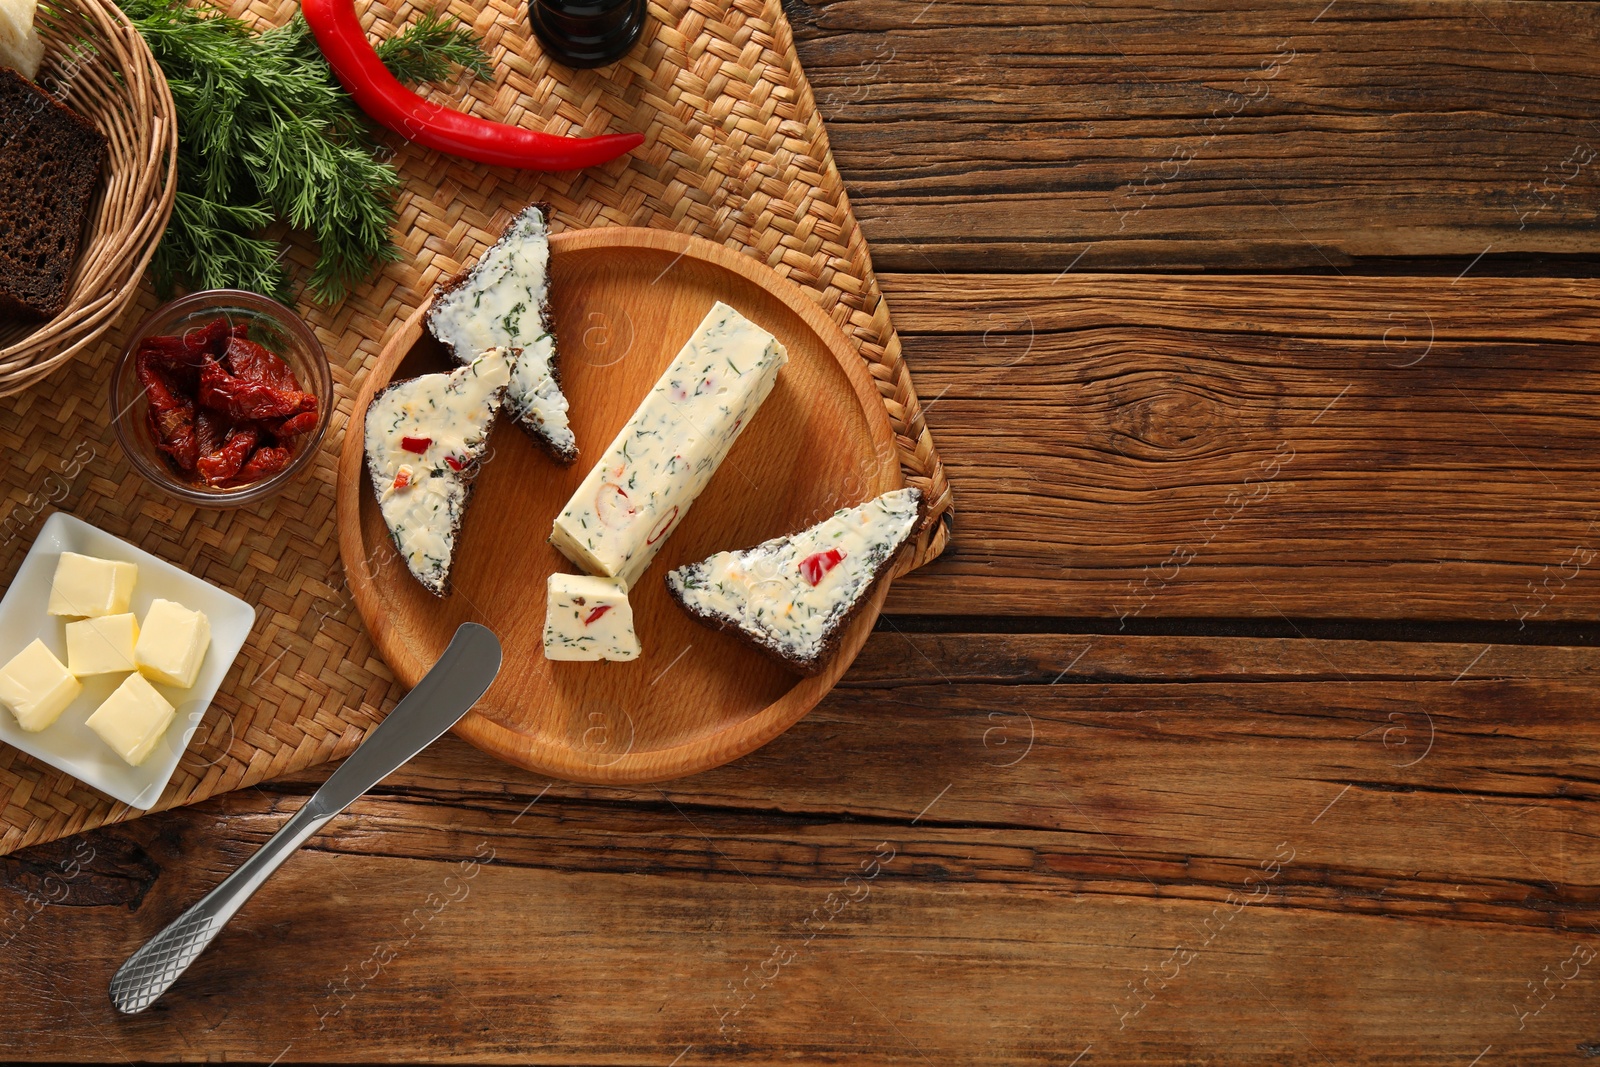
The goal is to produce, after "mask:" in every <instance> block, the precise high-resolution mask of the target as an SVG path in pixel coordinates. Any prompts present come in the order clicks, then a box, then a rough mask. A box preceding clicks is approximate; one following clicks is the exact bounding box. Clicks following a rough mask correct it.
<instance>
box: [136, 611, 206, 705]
mask: <svg viewBox="0 0 1600 1067" xmlns="http://www.w3.org/2000/svg"><path fill="white" fill-rule="evenodd" d="M210 644H211V623H210V621H208V620H207V619H206V616H205V612H202V611H190V610H189V609H188V608H186V607H184V606H183V605H182V604H174V603H173V602H172V601H170V600H156V601H153V602H151V604H150V610H149V611H148V612H146V613H145V617H144V626H143V627H141V628H140V630H139V641H138V643H137V644H135V645H134V646H133V662H134V663H135V664H136V665H137V666H138V668H139V673H140V674H143V675H144V676H145V677H146V678H149V679H150V680H151V681H155V682H165V683H166V684H167V685H173V686H177V687H178V688H179V689H188V688H189V687H190V686H191V685H194V680H195V676H196V675H198V674H199V673H200V663H201V661H203V660H204V659H205V658H206V648H207V647H208V646H210Z"/></svg>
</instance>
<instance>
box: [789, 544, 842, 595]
mask: <svg viewBox="0 0 1600 1067" xmlns="http://www.w3.org/2000/svg"><path fill="white" fill-rule="evenodd" d="M844 556H845V553H844V549H842V548H830V549H828V550H827V551H826V552H813V553H812V554H811V555H809V556H807V557H806V558H805V559H803V560H801V561H800V577H802V578H804V579H805V580H806V584H807V585H811V586H816V585H820V584H822V579H823V578H824V577H826V576H827V573H828V572H829V571H831V570H833V568H835V567H837V566H838V565H839V564H840V563H842V562H844Z"/></svg>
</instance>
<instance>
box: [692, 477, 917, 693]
mask: <svg viewBox="0 0 1600 1067" xmlns="http://www.w3.org/2000/svg"><path fill="white" fill-rule="evenodd" d="M921 517H922V493H921V492H920V491H918V490H916V489H896V490H894V491H893V492H889V493H885V494H883V495H882V496H880V497H878V498H876V499H874V500H869V501H867V502H866V503H865V504H860V505H858V506H856V507H853V508H845V509H843V510H841V511H837V512H834V514H833V515H832V516H830V517H829V518H827V519H824V520H823V521H822V522H819V523H817V525H815V526H813V527H811V528H810V529H807V530H802V531H800V532H799V533H797V534H790V535H789V536H787V537H775V538H773V539H772V540H771V541H765V542H762V543H761V544H759V545H757V546H755V547H754V548H747V549H742V550H740V551H737V552H718V553H717V554H716V555H714V556H712V557H710V558H709V559H705V560H702V561H701V562H699V563H692V564H689V565H688V566H685V567H679V568H678V569H677V570H675V571H672V572H670V573H669V574H668V575H667V589H668V590H669V591H670V592H671V593H672V597H673V599H674V600H676V601H677V602H678V603H679V604H680V605H682V607H683V609H684V610H685V611H687V612H688V613H689V614H690V615H692V616H694V617H695V619H696V620H698V621H699V622H703V623H705V624H706V625H708V626H712V627H715V628H717V629H722V630H731V631H733V632H734V633H736V634H738V635H739V636H740V637H743V638H745V639H746V640H748V641H750V642H751V643H753V644H754V645H755V646H756V647H757V648H760V649H761V650H762V651H764V652H767V653H769V654H771V655H773V656H776V657H777V658H778V659H780V660H782V661H783V662H784V663H785V664H787V665H788V666H789V667H791V668H793V669H794V670H796V671H799V672H800V673H801V674H815V673H817V671H819V670H821V669H822V667H823V664H825V663H826V662H827V660H828V659H829V657H831V656H832V655H833V652H834V650H835V648H837V647H838V644H839V637H840V635H841V634H842V633H843V632H844V630H845V628H846V627H847V626H849V624H850V620H851V619H853V618H854V617H855V613H856V611H857V610H858V609H859V608H860V607H861V605H862V604H863V603H865V602H866V599H867V596H868V594H869V593H871V592H872V589H873V587H874V586H876V585H877V584H878V582H879V581H880V580H881V579H882V578H883V576H884V575H885V574H886V573H888V570H889V566H890V564H891V563H893V562H894V558H895V556H896V555H897V554H898V553H899V551H900V548H901V546H903V545H904V544H905V543H906V541H907V540H908V539H909V538H910V537H911V535H912V533H913V532H914V531H915V530H916V528H917V524H918V522H919V521H920V519H921Z"/></svg>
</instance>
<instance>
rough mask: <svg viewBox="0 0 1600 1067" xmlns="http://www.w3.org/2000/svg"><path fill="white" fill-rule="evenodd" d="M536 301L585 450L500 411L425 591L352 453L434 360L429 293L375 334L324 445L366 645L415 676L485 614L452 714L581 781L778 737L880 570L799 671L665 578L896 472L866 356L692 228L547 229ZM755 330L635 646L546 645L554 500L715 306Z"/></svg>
mask: <svg viewBox="0 0 1600 1067" xmlns="http://www.w3.org/2000/svg"><path fill="white" fill-rule="evenodd" d="M550 247H551V298H552V299H551V303H552V311H553V314H554V318H555V333H556V344H557V351H558V352H559V358H560V364H561V376H562V384H563V389H564V391H565V392H566V395H567V398H568V399H569V400H570V401H571V404H572V408H571V418H572V426H573V430H574V432H575V433H576V434H577V437H578V447H579V449H580V451H581V455H580V456H579V458H578V462H577V463H575V464H573V465H572V466H571V467H565V468H564V467H561V466H558V465H557V464H556V463H555V462H554V461H552V460H551V459H550V458H549V457H547V456H546V455H545V454H544V453H543V452H541V451H539V450H538V449H537V448H536V447H535V446H534V445H533V444H532V442H531V441H529V439H528V438H527V436H526V435H525V434H523V432H522V431H521V430H520V429H518V428H517V427H516V426H515V425H513V424H511V423H510V422H509V421H507V420H502V421H501V422H500V423H499V424H498V425H497V426H496V427H495V429H494V432H493V436H492V438H491V449H490V453H489V457H488V458H487V460H486V461H485V463H484V465H483V470H482V473H481V474H480V475H479V477H478V482H477V487H476V490H475V492H474V495H473V499H472V503H471V505H470V507H469V509H468V512H467V517H466V520H465V522H464V524H463V527H462V533H461V540H460V542H459V544H458V547H457V550H456V564H455V571H454V574H453V580H452V584H453V590H454V591H453V592H452V593H451V595H450V596H449V597H448V598H445V599H443V600H441V599H438V598H436V597H434V596H432V595H430V594H429V593H427V592H426V591H425V590H423V588H422V586H420V585H419V584H417V582H416V581H415V580H414V579H413V578H412V577H411V575H410V574H409V573H408V572H407V570H406V568H405V564H404V563H403V562H402V561H401V560H400V559H399V558H398V557H397V556H396V554H395V552H394V550H393V547H392V545H391V543H390V540H389V535H388V531H387V530H386V529H385V528H384V525H383V520H382V518H381V517H380V516H379V513H378V507H377V503H376V501H375V500H374V499H373V496H372V490H371V487H370V485H369V480H368V477H367V473H366V471H365V470H364V468H363V462H364V457H363V450H362V434H361V425H362V420H363V417H364V415H365V412H366V410H367V404H368V403H369V402H370V401H371V400H372V397H373V395H374V394H376V393H377V391H378V390H380V389H382V388H383V387H384V386H386V385H388V384H389V382H390V381H391V380H394V379H396V378H409V377H413V376H415V375H418V374H426V373H430V372H433V371H441V370H447V369H449V366H450V365H449V363H448V361H447V360H446V358H445V355H444V352H443V350H442V349H441V348H440V346H439V345H438V344H437V342H435V341H434V340H433V338H432V336H431V335H430V334H428V332H427V331H426V329H425V328H424V326H423V322H422V316H423V314H424V313H425V312H426V308H423V310H422V311H419V312H418V313H417V314H416V315H414V316H412V318H411V319H410V321H408V322H407V323H406V324H405V325H404V326H402V327H401V328H400V330H399V332H398V333H396V334H395V335H394V336H393V337H392V338H390V340H389V342H388V343H387V344H386V345H385V346H384V349H383V352H382V353H381V354H380V355H379V357H378V362H377V365H376V366H374V367H373V368H372V371H371V372H370V373H369V374H368V375H367V380H366V385H365V386H364V388H363V389H362V391H361V395H360V396H359V397H358V398H357V400H356V404H355V407H354V409H353V412H352V415H351V419H350V423H349V428H348V429H347V431H346V433H345V441H344V451H343V453H342V454H341V456H340V460H339V550H340V554H341V556H342V557H343V560H344V566H345V572H346V574H347V576H348V579H349V583H350V588H351V591H352V594H353V596H354V599H355V603H356V606H357V608H358V610H359V611H360V612H361V616H362V618H363V619H364V620H365V621H366V624H367V627H368V629H369V630H371V632H372V635H373V639H374V641H375V642H376V643H377V647H378V651H379V652H380V653H381V654H382V655H383V658H384V659H385V660H386V661H387V662H388V664H389V666H390V667H391V668H392V669H393V670H394V672H395V674H396V675H397V676H398V677H399V678H400V680H401V681H402V682H404V683H405V684H406V685H415V684H416V683H417V680H418V679H420V678H421V677H422V675H423V674H424V673H425V672H426V671H427V669H428V668H429V667H430V666H431V665H432V664H433V662H434V661H435V660H436V659H437V658H438V657H439V654H440V653H441V652H442V651H443V650H444V647H445V645H446V644H447V643H448V642H449V639H450V635H451V634H452V633H454V632H455V629H456V627H457V626H458V625H459V624H460V623H462V622H466V621H469V620H470V621H474V622H480V623H483V624H484V625H485V626H488V627H489V628H490V629H492V630H494V632H495V633H496V634H497V635H498V636H499V638H500V640H501V642H502V644H503V645H504V648H505V663H504V666H503V667H502V668H501V671H500V676H499V678H498V679H497V680H496V681H495V684H494V686H493V687H492V688H491V689H490V690H489V692H488V693H487V694H486V695H485V696H484V698H483V700H481V701H479V703H478V705H477V707H476V708H474V709H473V711H472V712H471V713H469V714H468V715H467V717H466V718H465V719H463V720H462V721H461V722H460V724H458V725H457V726H456V732H457V733H459V734H461V735H462V736H463V737H465V738H466V739H467V740H468V741H470V742H472V743H473V744H474V745H477V746H478V747H479V748H482V749H484V750H485V751H488V752H491V753H493V754H494V755H496V756H499V757H501V758H502V759H505V760H508V761H510V762H512V763H515V764H518V765H519V766H522V767H526V768H528V769H530V770H534V771H539V772H541V773H544V774H549V775H553V776H556V777H559V778H566V779H570V780H573V781H579V782H593V783H618V782H651V781H660V780H663V779H667V778H676V777H679V776H682V775H685V774H693V773H695V772H697V771H702V770H706V769H708V768H711V767H715V766H718V765H719V764H722V763H726V762H728V761H729V760H731V759H735V758H737V757H739V756H742V755H744V754H745V753H747V752H750V751H752V750H754V749H756V748H759V747H760V746H761V745H763V744H765V743H767V742H768V741H770V740H772V738H774V737H776V736H777V735H778V734H780V733H782V732H783V731H784V730H785V729H787V728H788V727H789V726H790V725H791V724H793V723H794V722H795V721H796V720H798V719H799V718H800V717H801V716H802V715H804V714H805V713H806V712H808V711H810V710H811V708H812V707H814V706H815V705H816V703H817V701H819V700H821V699H822V697H823V695H824V694H825V693H827V691H828V690H829V689H830V688H832V687H833V684H834V682H836V681H837V680H838V679H839V676H840V675H842V674H843V673H844V672H845V669H846V668H847V667H849V665H850V661H851V660H853V659H854V658H855V655H856V653H857V652H858V651H859V650H860V648H861V645H862V643H863V642H865V641H866V638H867V634H868V633H869V632H870V631H871V629H872V625H873V622H874V621H875V620H876V619H877V617H878V612H879V610H880V609H881V608H882V606H883V599H884V596H885V595H886V594H887V592H888V582H887V581H885V582H883V583H882V584H881V585H880V586H879V588H878V589H877V591H876V592H875V594H874V595H873V597H872V599H871V601H870V603H868V604H867V605H865V606H864V607H863V609H862V610H861V612H860V613H859V614H858V615H857V617H856V619H855V621H854V622H853V623H852V625H851V626H850V628H849V630H848V632H847V633H846V635H845V637H844V639H843V640H842V641H841V643H840V649H839V653H838V655H837V656H836V657H835V658H834V659H833V661H832V662H831V663H830V664H829V665H828V667H827V669H826V670H824V672H823V673H822V674H820V675H817V676H815V677H812V678H799V677H797V676H796V675H794V674H792V673H790V672H789V671H787V670H785V669H784V668H783V667H782V666H780V665H779V664H777V663H775V662H773V661H771V660H769V659H767V658H766V657H765V656H763V655H761V654H760V653H759V652H756V651H755V650H754V649H752V648H750V647H749V646H747V645H745V644H743V643H742V642H740V641H738V640H736V639H734V638H733V637H731V636H729V635H727V634H722V633H718V632H715V631H712V630H709V629H707V628H705V627H703V626H701V625H699V624H698V623H696V622H694V621H693V620H692V619H690V618H689V616H688V615H687V614H685V613H684V612H683V611H682V610H681V609H680V608H679V607H678V606H677V605H676V604H675V603H673V602H672V600H671V598H670V597H669V596H668V595H667V589H666V583H665V581H664V580H663V577H662V576H663V575H665V574H666V572H667V571H668V570H670V569H671V568H673V567H677V566H679V565H681V564H683V563H688V562H692V561H694V560H698V559H702V558H704V557H706V556H708V555H710V554H711V553H713V552H717V551H720V550H722V549H729V548H744V547H748V546H750V545H754V544H757V543H758V542H760V541H764V540H766V539H767V538H770V537H776V536H778V535H780V534H785V533H790V532H792V531H795V530H799V529H802V528H804V527H806V526H808V525H810V524H812V523H814V522H817V521H819V520H820V519H822V518H825V517H826V516H828V515H829V514H832V512H833V511H834V510H836V509H838V508H841V507H848V506H850V505H853V504H858V503H860V502H861V501H863V500H867V499H870V498H872V497H874V496H877V495H878V494H880V493H884V492H887V491H888V490H890V489H895V488H899V487H900V486H901V485H902V484H903V481H902V477H901V473H900V466H899V463H898V460H897V458H896V452H895V446H894V432H893V430H892V428H891V426H890V424H889V418H888V415H887V413H886V412H885V410H884V407H883V403H882V401H881V400H880V399H879V395H878V390H877V387H876V385H875V384H874V383H873V379H872V377H871V375H869V374H868V373H867V371H866V368H865V366H864V365H863V363H862V360H861V357H860V356H859V355H858V354H857V353H856V351H855V350H854V348H852V347H851V345H850V343H849V342H848V341H847V340H846V339H845V337H844V335H843V334H842V333H841V332H840V331H839V329H838V327H837V326H835V325H834V323H833V321H832V320H831V319H830V318H828V316H827V315H826V314H825V313H824V312H823V311H822V309H821V308H819V307H818V306H817V304H816V302H815V301H814V300H812V299H811V298H810V297H809V296H807V295H806V294H805V293H804V292H803V291H801V290H800V289H799V288H798V287H796V286H795V285H794V284H792V283H791V282H788V281H786V280H784V279H783V278H781V277H780V276H779V275H778V274H776V273H775V272H773V271H772V270H771V269H770V268H768V267H766V266H765V265H763V264H761V263H759V262H757V261H756V260H754V259H751V258H749V257H747V256H744V255H742V254H740V253H737V252H733V251H731V250H729V249H726V248H723V247H721V246H720V245H716V244H713V243H711V242H710V241H706V240H704V239H702V238H698V237H689V236H686V235H683V234H676V233H669V232H664V231H659V230H647V229H634V228H624V227H614V228H604V229H594V230H581V231H575V232H570V233H563V234H558V235H556V236H555V237H553V238H552V239H551V241H550ZM717 300H722V301H724V302H726V303H728V304H730V305H732V306H733V307H735V308H737V309H738V310H739V311H740V312H742V313H743V314H745V315H746V316H748V317H749V318H750V319H752V320H753V321H754V322H756V323H757V324H758V325H760V326H762V327H764V328H765V329H767V330H769V331H771V332H772V333H773V334H774V335H775V336H776V337H777V338H778V340H779V341H781V342H782V343H783V345H784V347H785V348H787V349H788V351H789V363H788V365H787V366H786V367H785V368H784V369H783V371H782V372H781V373H780V374H779V376H778V383H777V385H776V387H775V388H774V389H773V391H772V395H771V396H769V397H768V398H767V401H766V403H765V404H764V405H763V406H762V408H761V410H760V412H759V413H758V414H757V416H756V417H755V418H754V419H753V420H752V421H751V423H750V425H749V426H748V427H747V428H746V429H745V431H744V433H743V435H742V436H741V437H740V438H739V442H738V444H737V445H735V446H734V449H733V451H732V452H731V453H729V455H728V458H727V460H726V461H724V463H723V464H722V466H721V468H720V469H719V470H718V471H717V474H716V476H715V477H714V478H713V479H712V480H711V484H710V486H709V487H707V489H706V491H705V492H704V493H702V494H701V496H700V499H699V500H698V501H697V502H696V503H695V505H694V507H693V508H692V509H690V511H689V513H688V515H687V516H686V517H685V518H684V520H683V521H682V523H681V524H680V525H679V527H678V528H677V530H675V531H674V532H673V534H672V536H671V537H670V538H669V540H668V541H667V544H666V546H665V547H664V548H663V549H662V550H661V552H660V554H659V555H657V557H656V559H655V562H654V563H652V564H651V567H650V569H649V571H647V572H646V573H645V575H644V576H643V577H642V578H641V579H640V580H639V582H638V584H637V585H636V586H635V587H634V589H633V591H632V593H631V595H630V600H631V602H632V604H633V611H634V620H635V626H636V628H637V631H638V634H639V639H640V642H641V643H642V645H643V646H644V652H643V654H642V655H641V656H640V657H639V658H638V659H637V660H634V661H633V662H631V663H552V662H550V661H549V660H546V659H545V658H544V652H543V646H542V638H543V633H544V611H545V580H546V578H547V577H548V576H549V575H550V573H551V572H553V571H557V570H562V571H569V572H576V570H577V568H576V567H574V566H573V565H572V564H571V563H570V562H568V560H567V559H566V558H565V557H563V556H562V555H561V554H560V553H558V552H557V551H556V550H555V549H554V548H552V547H551V546H550V545H549V544H548V543H547V541H546V538H547V537H548V536H549V534H550V525H551V523H552V522H553V521H554V519H555V516H556V513H557V512H558V511H559V510H560V509H561V507H562V505H564V504H565V503H566V502H567V499H568V498H569V497H570V496H571V495H572V493H573V491H574V490H575V489H576V488H577V486H578V483H579V482H581V481H582V480H583V477H584V475H585V474H586V473H587V472H588V470H589V468H590V467H591V466H592V465H593V464H594V463H595V461H596V460H597V459H598V458H599V457H600V455H601V453H602V452H603V451H604V450H605V448H606V446H607V445H609V444H610V443H611V439H612V438H613V437H614V436H616V433H617V431H618V430H620V429H621V428H622V425H623V424H624V423H625V422H627V420H628V419H629V417H631V416H632V414H633V411H634V409H635V408H636V407H637V406H638V404H639V401H640V400H641V399H643V397H644V395H645V393H646V392H648V391H649V389H650V387H651V386H652V385H653V384H655V381H656V379H657V378H658V377H660V375H661V372H662V371H663V370H665V369H666V367H667V364H668V363H670V362H671V361H672V359H673V358H674V357H675V356H676V355H677V354H678V350H679V349H680V348H681V347H682V346H683V344H684V342H685V341H687V340H688V339H689V337H690V335H691V334H693V332H694V329H695V327H696V326H698V325H699V323H700V320H701V318H702V317H703V316H704V315H705V313H706V312H707V311H708V310H710V308H711V305H712V304H713V303H714V302H715V301H717Z"/></svg>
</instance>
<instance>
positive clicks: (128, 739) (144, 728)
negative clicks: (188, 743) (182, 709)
mask: <svg viewBox="0 0 1600 1067" xmlns="http://www.w3.org/2000/svg"><path fill="white" fill-rule="evenodd" d="M176 714H177V709H175V708H174V707H173V706H172V705H171V704H170V703H168V701H167V698H166V697H164V696H162V695H161V694H160V693H158V692H156V687H155V686H153V685H151V684H150V683H149V682H147V681H145V678H144V675H142V674H130V675H128V677H126V678H124V679H123V680H122V684H121V685H119V686H117V688H116V689H115V690H114V691H113V692H112V694H111V695H110V696H108V697H106V699H105V703H103V704H101V705H100V706H99V707H98V708H96V709H95V713H94V714H93V715H91V716H89V721H88V723H87V725H88V727H89V729H91V730H93V731H94V732H95V733H97V734H99V735H100V740H102V741H104V742H105V743H106V744H108V745H110V746H111V747H112V748H113V749H115V750H116V753H117V755H119V756H121V757H122V758H123V759H124V760H125V761H127V762H128V763H129V764H131V765H132V766H135V767H137V766H139V764H141V763H143V762H144V761H145V759H146V758H147V757H148V756H149V755H150V753H151V752H153V751H155V747H156V744H157V743H158V742H159V741H160V740H161V737H162V735H163V734H165V733H166V732H167V727H168V726H171V725H172V720H173V717H174V716H175V715H176Z"/></svg>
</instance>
